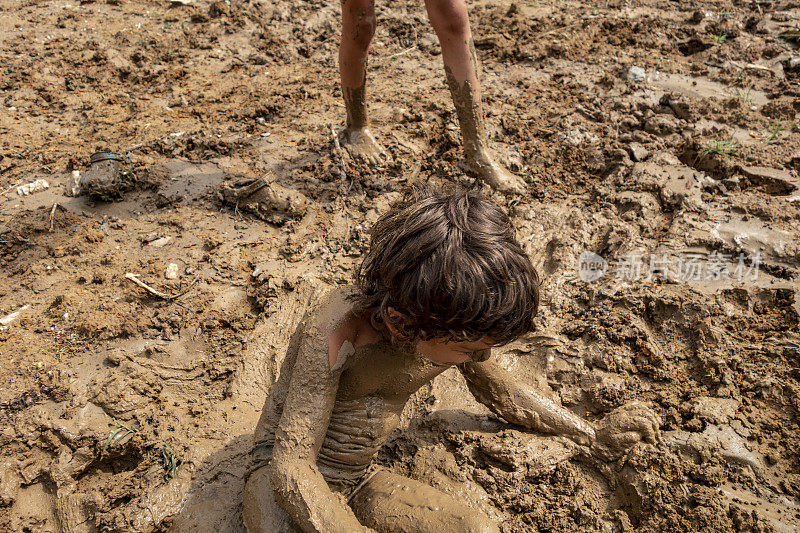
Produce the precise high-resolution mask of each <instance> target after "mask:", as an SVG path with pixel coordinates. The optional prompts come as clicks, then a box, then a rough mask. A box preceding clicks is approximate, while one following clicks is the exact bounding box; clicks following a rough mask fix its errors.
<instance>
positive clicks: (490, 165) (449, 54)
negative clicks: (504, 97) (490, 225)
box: [425, 0, 525, 193]
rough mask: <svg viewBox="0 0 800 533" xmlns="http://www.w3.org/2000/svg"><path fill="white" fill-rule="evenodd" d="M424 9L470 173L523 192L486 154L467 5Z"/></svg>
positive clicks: (440, 1)
mask: <svg viewBox="0 0 800 533" xmlns="http://www.w3.org/2000/svg"><path fill="white" fill-rule="evenodd" d="M425 7H426V8H427V10H428V18H430V21H431V25H432V26H433V29H434V31H436V35H437V36H438V37H439V42H440V43H441V45H442V59H443V61H444V70H445V74H446V76H447V85H448V86H449V87H450V93H451V94H452V96H453V104H455V108H456V114H457V115H458V122H459V124H460V125H461V137H462V141H463V143H464V155H465V156H466V159H467V165H468V166H469V168H470V170H472V171H473V172H475V173H476V174H477V175H478V177H480V178H481V179H482V180H483V181H484V182H486V183H487V184H489V185H490V186H491V187H493V188H495V189H497V190H499V191H502V192H507V193H521V192H523V191H524V190H525V184H524V182H523V181H522V179H521V178H520V177H519V176H517V175H515V174H513V173H511V172H509V171H508V169H506V168H505V167H504V166H503V165H501V164H500V163H498V162H497V160H496V159H495V157H494V156H493V155H492V153H491V152H490V150H489V147H488V140H487V138H486V124H485V119H484V115H483V106H482V104H481V88H480V84H479V83H478V70H479V66H478V56H477V55H476V54H475V46H474V45H473V43H472V31H471V29H470V26H469V17H468V15H467V5H466V2H465V1H464V0H425Z"/></svg>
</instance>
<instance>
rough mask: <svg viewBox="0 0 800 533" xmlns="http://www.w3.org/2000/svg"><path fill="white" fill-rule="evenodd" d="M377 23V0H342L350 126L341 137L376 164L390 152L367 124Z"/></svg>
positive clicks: (341, 57) (342, 57) (344, 91)
mask: <svg viewBox="0 0 800 533" xmlns="http://www.w3.org/2000/svg"><path fill="white" fill-rule="evenodd" d="M375 24H376V19H375V0H342V42H341V44H340V46H339V75H340V76H341V80H342V96H343V97H344V105H345V108H346V109H347V125H346V126H345V128H344V130H342V134H341V139H342V143H343V144H344V145H345V147H346V148H347V150H348V151H349V152H350V154H351V155H352V156H353V157H355V158H358V159H362V160H364V161H366V162H367V163H373V164H374V163H378V162H379V161H380V160H381V159H382V158H383V157H385V155H386V154H385V152H384V150H383V148H382V147H381V146H380V145H379V144H378V143H377V141H375V138H374V137H373V136H372V133H371V132H370V131H369V129H368V127H367V126H368V125H369V121H368V120H367V102H366V83H367V50H368V49H369V43H370V41H371V40H372V35H373V34H374V33H375Z"/></svg>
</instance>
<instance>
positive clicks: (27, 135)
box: [0, 0, 800, 532]
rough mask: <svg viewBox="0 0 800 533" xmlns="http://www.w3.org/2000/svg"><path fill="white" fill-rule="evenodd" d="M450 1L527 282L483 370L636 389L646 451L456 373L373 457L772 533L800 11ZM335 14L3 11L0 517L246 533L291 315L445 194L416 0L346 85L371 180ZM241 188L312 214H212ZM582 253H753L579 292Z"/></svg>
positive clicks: (447, 121)
mask: <svg viewBox="0 0 800 533" xmlns="http://www.w3.org/2000/svg"><path fill="white" fill-rule="evenodd" d="M470 9H471V18H472V22H473V26H474V31H475V34H476V39H475V43H476V46H477V49H478V54H479V56H480V59H481V62H482V64H483V67H484V76H483V82H484V94H485V100H486V102H485V104H486V105H485V107H486V109H487V113H488V127H489V135H490V138H491V139H492V142H493V144H494V147H495V149H496V150H497V151H498V153H499V154H500V156H501V157H500V159H501V160H502V161H503V162H504V163H506V164H507V165H508V166H509V167H510V168H511V169H512V170H514V171H516V172H519V173H520V174H521V175H522V176H523V177H524V178H525V179H526V181H528V183H529V189H528V194H527V195H525V196H523V197H516V198H514V199H512V200H509V199H508V198H504V197H501V196H499V195H498V196H496V199H497V201H498V202H504V203H505V204H506V206H507V207H508V209H509V212H510V214H511V215H512V219H513V221H514V223H515V224H516V226H517V228H518V230H519V236H520V238H521V240H522V241H523V242H524V243H525V246H526V249H527V250H529V252H530V254H531V257H532V258H533V260H534V261H535V264H536V265H537V267H538V268H539V269H540V272H541V273H542V277H543V279H544V282H543V286H542V294H543V305H542V313H541V318H540V319H539V324H540V332H539V333H537V335H534V336H531V337H530V338H527V339H522V340H521V341H520V342H518V343H516V344H515V345H514V346H512V347H510V348H509V351H510V352H512V353H514V354H516V362H510V363H509V364H513V365H516V366H515V369H516V370H517V371H518V372H520V374H521V375H527V376H529V379H541V380H542V381H544V382H546V383H547V384H549V386H550V387H551V388H552V389H553V390H554V391H555V393H556V394H557V395H558V396H559V397H560V399H561V401H562V402H563V403H564V404H565V405H568V406H570V408H572V409H574V410H575V411H576V412H578V413H580V414H581V415H585V416H587V417H588V418H589V419H596V418H599V417H601V416H602V415H603V414H604V413H606V412H608V411H610V410H612V409H614V408H615V407H617V406H619V405H621V404H623V403H625V402H628V401H631V400H641V401H646V402H651V403H652V405H653V406H654V408H655V409H656V410H657V411H658V413H659V414H660V416H661V417H662V419H663V421H664V425H663V427H662V429H663V430H664V432H665V437H666V441H667V446H666V447H665V448H664V449H655V448H652V447H649V446H641V447H637V448H635V449H634V450H632V452H631V453H630V454H629V456H628V457H626V458H625V459H623V460H620V461H619V462H618V463H614V464H609V465H607V466H604V467H602V468H601V467H598V464H597V463H594V462H592V461H587V460H586V459H585V458H583V457H581V454H580V453H577V452H576V451H575V450H574V449H573V448H572V447H570V446H569V445H568V444H565V443H564V442H563V441H561V440H560V439H558V438H554V437H546V436H537V435H531V434H528V433H526V432H523V431H521V430H519V428H512V427H510V426H508V425H507V424H504V423H501V422H500V421H498V419H497V418H495V417H493V416H492V415H490V414H488V413H487V411H485V410H484V409H483V408H481V407H480V406H479V405H478V404H477V403H476V402H475V401H474V400H472V399H471V398H470V396H469V394H468V392H467V391H466V388H465V386H464V383H463V382H462V380H461V378H460V376H458V375H457V374H455V373H453V372H451V371H448V372H446V373H445V374H443V375H442V376H440V377H439V378H437V379H436V380H435V381H434V382H433V383H432V384H431V385H430V386H428V387H423V389H422V390H421V391H420V392H419V393H418V394H417V395H416V396H415V398H414V400H413V401H412V402H411V403H410V404H409V406H408V408H407V411H406V413H405V417H404V418H405V420H406V423H405V424H404V425H405V429H404V431H402V432H398V433H396V434H395V435H394V436H393V437H392V439H391V440H390V442H389V443H388V444H387V445H386V446H385V447H384V448H383V449H382V451H381V453H380V455H379V461H380V462H381V463H383V464H384V465H386V466H387V467H389V468H391V469H392V470H394V471H396V472H398V473H402V474H405V475H410V476H412V477H414V478H417V479H420V480H423V481H425V482H427V483H430V484H433V485H435V486H437V487H438V488H440V489H442V490H445V491H449V492H454V493H458V494H460V495H461V498H463V501H465V502H470V503H471V504H472V505H475V506H478V507H480V508H482V509H484V510H485V511H486V512H487V513H489V514H490V516H492V517H494V518H495V519H496V520H497V521H498V522H499V523H500V524H501V529H502V530H503V531H504V532H517V531H632V530H636V531H663V530H676V531H771V530H776V531H794V530H796V529H797V528H798V527H800V431H798V422H799V421H800V420H799V418H798V416H799V415H800V371H799V370H798V368H799V365H800V333H799V332H798V311H799V310H800V304H798V298H797V290H798V281H797V275H798V265H799V264H800V246H799V245H798V242H800V239H799V238H798V237H800V229H799V228H800V192H799V191H798V183H800V180H798V171H800V154H798V153H797V147H798V146H800V131H798V127H797V125H796V120H797V112H798V110H799V109H800V71H799V70H798V68H799V67H798V64H797V55H798V46H797V45H798V41H797V39H798V37H797V35H798V25H800V8H798V7H797V3H796V2H783V1H780V0H779V1H776V2H756V3H734V4H730V3H719V2H688V1H686V0H680V1H677V2H665V1H655V0H644V1H643V2H640V3H635V4H631V3H625V2H619V1H617V0H611V1H609V2H582V3H578V2H553V1H550V0H547V1H544V2H535V3H523V2H520V3H508V2H505V1H503V0H487V1H481V2H472V3H471V7H470ZM698 10H699V11H698ZM338 20H339V5H338V3H337V2H319V1H316V0H302V1H300V2H291V3H289V2H277V1H274V2H273V1H272V0H261V1H258V0H251V1H246V0H231V1H230V2H225V1H221V2H214V3H213V4H212V3H211V2H209V1H207V0H195V1H194V2H189V5H182V4H180V3H178V2H175V3H170V2H168V1H166V0H163V1H158V2H152V1H145V0H113V1H112V0H108V1H106V2H92V1H91V0H89V1H81V2H78V1H75V2H66V1H59V2H37V1H35V0H28V1H24V2H11V1H8V0H0V59H2V61H0V89H1V91H0V268H2V273H3V275H2V276H0V320H3V319H4V318H5V317H7V316H9V315H10V314H11V313H14V312H16V311H19V314H18V315H16V316H15V318H9V320H8V321H7V322H8V323H5V324H4V325H3V326H2V327H0V354H1V355H2V365H0V383H3V387H2V388H0V428H2V430H1V431H0V444H1V445H2V446H0V449H1V450H2V451H0V529H2V530H4V531H69V532H89V531H97V530H100V531H165V530H169V529H173V530H175V531H242V528H243V526H242V524H241V491H242V486H243V478H244V475H245V473H246V471H247V470H248V468H250V467H251V464H252V463H251V459H250V456H249V450H250V442H251V438H252V432H253V429H254V427H255V423H256V420H257V418H258V414H259V410H260V408H261V406H262V402H263V399H264V396H265V393H266V389H267V388H268V386H269V385H270V383H272V381H273V380H274V378H275V369H276V368H277V364H278V361H279V358H280V357H281V355H282V353H283V350H284V349H285V345H286V342H287V339H288V336H289V334H290V333H291V330H292V327H293V325H294V324H295V323H296V322H297V320H298V319H299V317H300V315H301V314H302V312H303V310H304V309H305V307H306V305H307V304H308V302H309V300H311V299H313V298H314V295H315V293H316V291H318V290H319V289H320V288H322V287H325V286H332V285H336V284H342V283H346V282H347V281H348V280H349V279H350V276H351V272H352V268H353V265H355V264H357V263H358V261H359V258H360V256H361V254H362V253H363V251H364V249H365V246H366V242H367V231H368V228H369V227H370V225H371V224H372V223H373V222H374V221H375V220H376V218H377V217H378V216H379V214H380V213H381V212H383V211H385V209H386V208H387V206H388V205H389V203H390V202H391V201H392V200H393V199H394V198H396V197H397V196H398V195H399V194H400V193H401V192H402V191H403V190H405V189H406V188H408V187H409V186H411V185H414V184H430V185H434V186H440V185H442V184H445V183H451V182H457V183H458V182H460V183H465V184H467V183H470V182H471V180H470V179H469V178H467V177H465V176H464V175H463V174H462V173H461V172H460V171H459V166H458V163H459V160H460V158H461V152H460V141H459V135H458V127H457V124H456V117H455V114H454V112H453V108H452V104H451V102H450V97H449V94H448V92H447V89H446V85H445V79H444V74H443V71H442V68H441V63H440V57H439V55H440V53H439V49H438V44H437V41H436V39H435V36H434V34H433V32H432V30H431V29H430V26H429V24H428V23H427V19H426V16H425V14H424V8H423V7H422V5H421V3H408V2H406V1H405V0H396V1H391V2H384V3H382V4H381V5H379V6H378V20H379V25H378V31H377V34H376V40H375V43H374V47H373V51H372V56H371V57H372V61H371V64H370V72H369V81H368V84H369V85H368V94H369V95H370V98H371V102H370V106H371V107H370V109H371V112H372V117H373V122H374V124H373V128H372V129H373V131H374V133H375V134H376V136H377V138H378V140H379V141H380V142H381V143H382V144H383V145H384V146H386V147H387V149H388V151H389V152H390V154H391V156H392V159H391V162H390V163H388V164H386V165H385V166H383V167H381V168H377V169H371V168H368V167H366V166H364V165H361V164H359V163H356V162H354V161H351V160H350V159H348V158H347V156H346V155H345V154H344V153H343V152H342V151H341V150H338V149H337V147H336V140H335V137H336V132H338V130H339V128H340V127H341V125H342V123H343V121H344V106H343V104H342V102H341V94H340V89H339V87H338V81H337V80H338V75H337V71H336V59H335V58H336V55H335V54H336V47H337V40H338ZM631 66H636V67H641V68H642V69H644V71H645V79H644V80H636V79H634V80H631V79H629V78H631V77H633V78H636V75H637V74H638V72H637V71H636V70H635V69H634V71H632V72H629V70H628V69H629V67H631ZM727 139H733V141H735V142H736V143H737V148H736V149H734V150H732V153H727V154H726V153H720V152H724V150H710V149H709V147H710V146H711V145H710V144H709V143H710V142H711V141H714V140H717V141H720V140H722V141H724V140H727ZM719 147H720V145H717V148H719ZM97 149H111V150H113V151H116V152H117V153H120V154H122V155H123V156H125V158H126V162H125V165H126V172H128V174H126V175H127V176H129V177H130V179H128V180H127V181H126V183H125V187H124V190H120V197H121V199H120V200H119V201H115V202H110V203H107V202H103V201H100V200H89V199H87V198H86V197H78V198H74V197H68V196H65V195H64V189H65V186H66V185H67V184H68V182H69V181H70V180H71V179H72V177H71V173H72V171H73V170H78V171H80V172H85V171H86V169H87V164H88V160H89V156H90V155H91V154H92V153H93V152H94V151H95V150H97ZM266 172H271V173H272V174H273V175H274V176H275V178H276V183H277V184H279V185H281V186H283V187H288V188H290V189H296V190H299V191H301V192H303V193H304V194H305V195H306V196H308V197H309V198H310V199H311V204H310V206H309V207H308V212H307V213H306V214H305V216H303V217H302V218H293V217H277V218H275V219H273V220H272V221H271V222H265V221H264V220H261V219H259V218H256V217H255V216H253V215H252V213H251V212H248V211H245V210H240V209H237V208H236V207H231V206H228V205H226V204H224V203H223V202H221V201H220V200H219V199H218V195H217V190H218V187H219V186H220V185H221V184H223V183H227V182H234V181H235V180H239V179H242V178H257V177H261V176H262V175H263V174H265V173H266ZM36 179H47V180H48V182H49V184H50V188H49V189H48V190H46V191H42V192H37V193H34V194H31V195H30V196H24V197H23V196H18V195H17V194H16V190H15V189H16V185H20V184H25V183H29V182H33V181H34V180H36ZM56 204H57V206H56ZM54 206H56V207H54ZM276 223H279V224H276ZM584 250H588V251H592V252H595V253H597V254H599V255H601V256H602V257H604V258H605V259H607V260H609V261H610V262H612V263H616V262H619V261H621V260H622V259H623V258H624V257H625V256H626V255H627V254H631V253H636V254H641V255H642V256H643V258H644V260H645V262H646V261H647V259H648V257H650V256H651V255H653V256H661V255H662V254H666V255H667V256H669V257H673V258H675V257H677V256H678V255H679V254H681V253H688V252H692V253H698V254H700V255H701V256H702V257H706V258H707V257H709V254H711V253H713V252H717V253H720V254H728V256H727V257H728V259H731V258H733V257H736V256H737V255H738V254H739V253H740V252H746V253H752V252H755V251H760V252H761V254H762V261H763V262H762V265H761V269H760V275H759V277H758V280H757V281H746V282H743V283H740V282H738V281H736V280H733V281H730V280H717V281H714V280H711V281H703V280H701V281H688V282H687V281H678V282H674V281H671V282H664V281H663V280H660V279H658V277H656V278H655V279H653V280H650V281H639V282H627V281H625V280H618V279H616V278H615V276H614V275H611V274H609V275H606V276H605V277H604V278H602V279H600V280H598V281H595V282H593V283H587V282H584V281H582V280H581V279H580V278H579V277H578V275H577V271H576V266H577V260H578V257H579V255H580V254H581V253H582V252H583V251H584ZM170 263H175V264H176V265H177V266H178V276H177V278H175V279H165V271H166V269H167V267H168V265H169V264H170ZM729 266H730V268H731V269H733V267H734V266H735V265H734V264H733V263H729ZM257 267H258V268H260V273H259V276H257V279H253V278H252V277H251V273H252V272H253V270H254V269H256V268H257ZM173 269H174V267H173ZM126 273H133V274H136V275H137V276H138V279H139V280H141V281H142V282H144V283H146V284H147V285H149V286H151V287H152V288H153V289H155V290H156V291H159V292H161V293H163V294H164V295H165V296H167V297H166V298H164V297H160V296H156V295H154V294H151V293H150V292H147V291H146V290H145V289H142V288H140V287H139V286H137V285H136V284H134V283H133V282H132V281H130V280H129V279H128V278H126V277H125V275H126Z"/></svg>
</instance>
